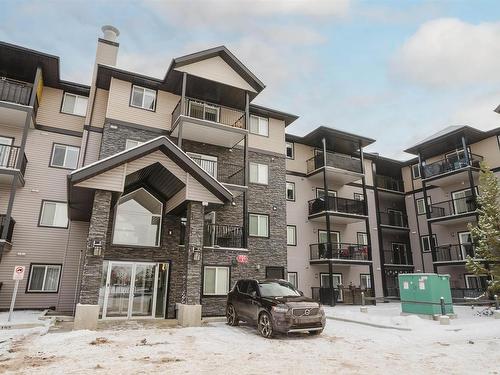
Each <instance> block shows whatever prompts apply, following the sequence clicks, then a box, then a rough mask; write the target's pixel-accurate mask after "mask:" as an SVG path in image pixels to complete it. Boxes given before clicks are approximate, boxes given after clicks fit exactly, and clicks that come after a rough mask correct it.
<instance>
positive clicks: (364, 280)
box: [359, 273, 372, 289]
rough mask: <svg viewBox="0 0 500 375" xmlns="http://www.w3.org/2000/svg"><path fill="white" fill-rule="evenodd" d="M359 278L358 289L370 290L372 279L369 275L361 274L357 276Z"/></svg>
mask: <svg viewBox="0 0 500 375" xmlns="http://www.w3.org/2000/svg"><path fill="white" fill-rule="evenodd" d="M359 277H360V287H361V289H371V287H372V278H371V277H370V275H369V274H366V273H362V274H361V275H359Z"/></svg>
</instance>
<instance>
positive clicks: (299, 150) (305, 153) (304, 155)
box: [286, 143, 314, 173]
mask: <svg viewBox="0 0 500 375" xmlns="http://www.w3.org/2000/svg"><path fill="white" fill-rule="evenodd" d="M293 147H294V158H293V159H286V169H287V171H292V172H299V173H306V172H307V160H308V159H310V158H312V157H313V156H314V147H311V146H307V145H304V144H301V143H294V146H293Z"/></svg>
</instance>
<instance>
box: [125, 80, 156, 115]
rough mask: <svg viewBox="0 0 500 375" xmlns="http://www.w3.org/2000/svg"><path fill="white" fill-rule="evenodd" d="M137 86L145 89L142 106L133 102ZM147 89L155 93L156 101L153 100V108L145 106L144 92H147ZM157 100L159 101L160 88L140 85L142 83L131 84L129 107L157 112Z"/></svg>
mask: <svg viewBox="0 0 500 375" xmlns="http://www.w3.org/2000/svg"><path fill="white" fill-rule="evenodd" d="M136 87H137V88H139V89H142V90H143V96H142V106H138V105H135V104H134V103H133V97H134V88H136ZM146 90H149V91H153V92H154V93H155V99H154V102H153V109H149V108H145V107H144V96H145V95H144V94H145V93H146ZM157 101H158V90H156V89H150V88H148V87H144V86H140V85H134V84H133V85H132V86H131V89H130V99H129V103H128V105H129V107H132V108H138V109H143V110H145V111H149V112H156V104H157Z"/></svg>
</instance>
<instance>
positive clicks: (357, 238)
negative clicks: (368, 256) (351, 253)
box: [356, 232, 368, 246]
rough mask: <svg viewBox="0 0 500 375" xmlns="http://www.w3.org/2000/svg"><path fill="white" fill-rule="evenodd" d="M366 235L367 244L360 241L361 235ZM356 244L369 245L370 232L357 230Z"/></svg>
mask: <svg viewBox="0 0 500 375" xmlns="http://www.w3.org/2000/svg"><path fill="white" fill-rule="evenodd" d="M360 234H361V235H364V236H365V238H366V244H364V243H360V242H359V235H360ZM356 244H357V245H358V246H368V233H367V232H356Z"/></svg>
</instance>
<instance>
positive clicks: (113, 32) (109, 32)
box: [101, 25, 120, 42]
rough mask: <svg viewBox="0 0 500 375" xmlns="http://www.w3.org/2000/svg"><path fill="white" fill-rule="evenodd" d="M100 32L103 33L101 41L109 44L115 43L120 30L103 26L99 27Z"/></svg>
mask: <svg viewBox="0 0 500 375" xmlns="http://www.w3.org/2000/svg"><path fill="white" fill-rule="evenodd" d="M101 30H102V32H103V33H104V35H103V39H105V40H107V41H110V42H116V39H117V38H118V36H119V35H120V30H118V29H117V28H116V27H114V26H111V25H104V26H103V27H101Z"/></svg>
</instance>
